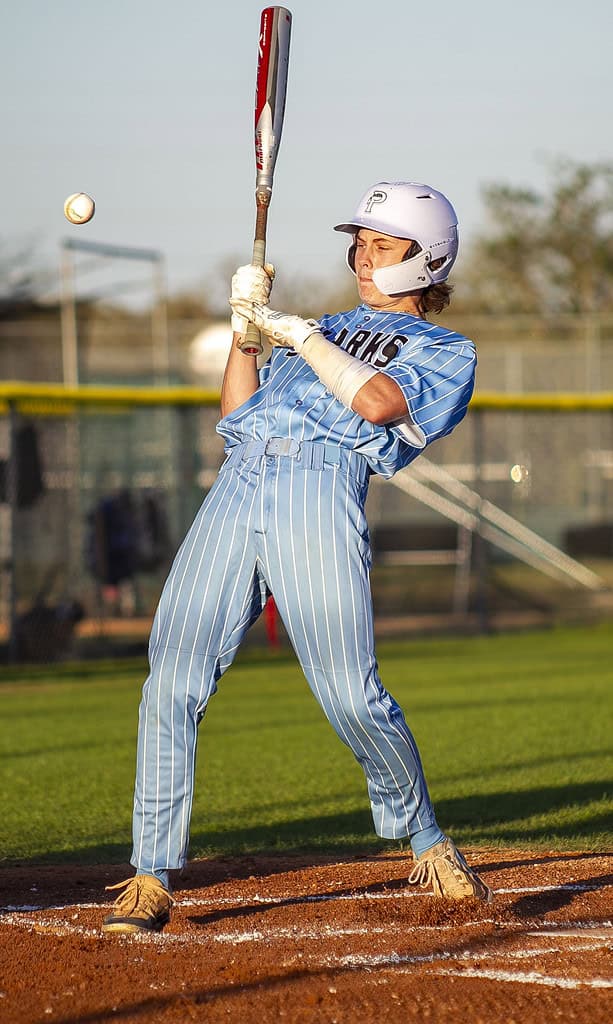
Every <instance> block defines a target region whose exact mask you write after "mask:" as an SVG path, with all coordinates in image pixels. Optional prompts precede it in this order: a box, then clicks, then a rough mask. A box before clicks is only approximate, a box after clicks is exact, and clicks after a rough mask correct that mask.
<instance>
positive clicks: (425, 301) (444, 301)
mask: <svg viewBox="0 0 613 1024" xmlns="http://www.w3.org/2000/svg"><path fill="white" fill-rule="evenodd" d="M452 292H453V285H452V284H448V283H447V281H441V283H440V284H431V285H430V287H429V288H424V290H423V292H422V293H421V295H420V296H419V306H420V308H421V309H422V310H423V312H424V313H442V311H443V310H444V309H445V307H446V306H448V305H449V303H450V302H451V295H452Z"/></svg>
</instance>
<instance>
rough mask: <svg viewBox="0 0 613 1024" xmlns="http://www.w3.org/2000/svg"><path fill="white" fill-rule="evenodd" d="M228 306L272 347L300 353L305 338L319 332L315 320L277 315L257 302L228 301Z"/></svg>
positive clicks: (292, 315)
mask: <svg viewBox="0 0 613 1024" xmlns="http://www.w3.org/2000/svg"><path fill="white" fill-rule="evenodd" d="M230 305H231V306H232V309H233V310H234V313H235V314H236V315H238V316H243V317H246V318H247V320H250V321H251V323H252V324H255V326H256V327H257V328H258V329H259V330H260V331H262V333H263V334H266V335H267V336H268V337H269V338H270V340H271V341H272V343H273V345H278V346H279V347H281V348H293V349H294V350H295V351H296V352H300V350H301V348H302V346H303V345H304V343H305V341H306V340H307V338H310V337H311V335H312V334H315V333H317V332H319V330H320V327H319V324H318V323H317V320H303V319H302V317H300V316H295V315H294V314H293V313H278V312H277V311H276V310H274V309H270V307H269V306H263V305H260V304H259V303H257V302H244V301H243V300H240V299H239V300H234V299H230Z"/></svg>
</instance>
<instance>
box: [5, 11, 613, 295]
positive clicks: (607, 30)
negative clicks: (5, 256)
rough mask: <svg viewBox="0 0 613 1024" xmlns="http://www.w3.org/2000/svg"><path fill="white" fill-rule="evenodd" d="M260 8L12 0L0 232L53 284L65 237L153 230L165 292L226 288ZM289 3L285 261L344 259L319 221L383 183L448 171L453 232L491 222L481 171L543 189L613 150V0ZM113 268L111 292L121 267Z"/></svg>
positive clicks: (279, 173)
mask: <svg viewBox="0 0 613 1024" xmlns="http://www.w3.org/2000/svg"><path fill="white" fill-rule="evenodd" d="M263 6H264V5H263V4H262V3H261V2H257V3H256V2H252V0H232V2H226V3H207V2H206V0H198V2H196V0H167V2H161V0H79V2H78V3H77V2H72V0H53V2H49V0H4V2H3V4H2V9H1V12H0V92H1V95H2V97H3V99H2V105H1V109H0V128H1V136H0V137H1V139H2V151H3V152H2V169H1V174H2V179H3V188H2V193H1V194H2V215H1V218H0V245H1V246H2V250H3V251H4V252H10V251H12V250H14V249H15V248H16V247H18V246H20V245H22V244H23V243H24V242H28V243H32V244H33V245H34V247H35V252H36V261H37V263H38V264H39V265H40V264H42V265H44V266H45V267H46V268H47V269H48V270H49V282H50V285H49V287H51V288H52V287H54V282H55V276H54V275H55V274H56V273H57V267H58V265H59V253H60V248H61V244H62V241H63V240H64V239H66V238H71V239H78V240H82V241H83V240H87V241H97V242H105V243H109V244H115V245H120V246H136V247H140V248H152V249H155V250H160V251H161V252H162V253H163V254H164V257H165V260H166V267H167V276H168V286H169V290H170V292H171V293H177V292H179V291H185V290H191V291H197V292H200V293H201V294H204V295H205V296H208V297H210V298H212V299H213V301H215V300H217V301H219V296H220V295H221V296H222V298H224V297H225V296H224V290H226V289H227V288H229V284H227V283H226V280H225V278H224V273H225V270H226V269H227V268H228V267H230V268H231V266H232V265H233V263H239V262H243V263H245V262H249V260H250V257H251V247H252V241H253V230H254V223H255V203H254V189H255V166H254V153H253V150H254V147H253V108H254V91H255V71H256V64H257V40H258V32H259V23H260V12H261V10H262V7H263ZM288 6H289V9H290V10H291V12H292V15H293V24H292V40H291V49H290V68H289V84H288V93H287V105H286V116H285V124H284V129H283V137H282V140H281V146H280V151H279V156H278V160H277V166H276V173H275V182H274V190H273V198H272V205H271V208H270V214H269V226H268V255H269V258H270V259H272V261H273V262H274V263H275V265H276V267H277V273H278V274H279V275H284V276H285V278H286V280H290V279H291V278H294V277H296V276H300V275H305V276H307V277H309V278H312V277H317V278H320V279H325V280H328V279H330V280H332V279H333V278H338V277H339V275H340V274H342V272H343V270H342V268H343V260H344V252H345V242H346V239H345V238H344V236H342V235H339V234H338V233H336V232H334V231H333V230H332V226H333V225H334V224H335V223H338V222H339V221H343V220H346V219H349V218H350V217H351V215H352V213H353V211H354V208H355V206H356V205H357V202H358V199H359V197H360V196H361V195H362V193H363V192H364V191H366V189H367V188H368V187H369V186H370V185H371V184H374V183H375V182H377V181H380V180H384V179H385V180H396V179H406V180H413V181H419V182H424V183H427V184H429V185H431V186H433V187H435V188H438V189H440V190H441V191H443V192H444V193H445V194H446V195H447V196H448V197H449V198H450V199H451V201H452V203H453V205H454V206H455V208H456V211H457V213H458V216H459V221H460V232H461V239H462V241H463V242H464V243H466V242H470V239H471V237H474V235H475V233H477V232H479V231H481V230H483V227H484V213H485V211H484V206H483V203H482V198H481V197H482V189H483V187H484V186H485V185H486V184H488V183H491V182H506V183H508V184H511V185H514V186H521V187H530V188H535V189H537V190H538V191H543V190H544V189H546V187H547V183H548V182H549V181H551V161H553V160H555V159H558V158H560V157H562V158H569V159H572V160H577V161H585V162H590V163H591V162H595V161H598V160H611V159H613V135H612V133H611V122H612V118H611V106H612V101H613V60H612V59H611V53H610V45H611V38H612V29H613V14H612V11H611V5H610V0H584V2H583V3H582V4H580V5H578V4H576V3H575V2H570V0H531V2H528V0H515V2H514V3H512V4H510V3H509V4H495V3H491V2H490V3H488V2H486V0H463V2H461V3H460V2H458V0H455V2H453V0H438V2H437V3H433V4H429V5H428V4H423V3H411V2H406V0H405V2H396V0H386V2H385V3H382V4H377V3H373V2H370V3H367V2H365V0H292V2H290V3H289V4H288ZM79 191H86V192H88V193H90V194H91V195H92V196H93V197H94V199H95V201H96V214H95V217H94V219H93V220H92V221H91V222H90V223H89V224H87V225H81V226H78V227H76V226H71V225H70V224H69V223H68V222H67V221H66V220H65V218H64V216H63V202H64V199H65V198H66V196H68V195H69V194H70V193H72V192H79ZM460 258H461V256H460ZM222 268H223V270H222ZM107 273H110V274H111V275H112V283H113V284H114V283H115V282H116V283H117V287H118V290H119V288H120V286H121V281H122V280H123V277H124V275H126V274H127V273H128V270H127V266H126V264H125V263H123V264H118V263H116V264H114V265H113V267H112V269H111V270H108V269H107ZM346 273H349V271H346ZM86 274H87V271H83V283H82V287H86V286H87V282H86V280H85V277H86ZM135 301H137V300H136V299H135Z"/></svg>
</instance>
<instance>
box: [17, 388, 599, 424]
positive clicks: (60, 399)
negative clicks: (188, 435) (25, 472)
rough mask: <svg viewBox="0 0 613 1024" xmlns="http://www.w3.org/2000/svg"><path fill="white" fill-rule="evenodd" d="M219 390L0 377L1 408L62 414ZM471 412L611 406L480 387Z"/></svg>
mask: <svg viewBox="0 0 613 1024" xmlns="http://www.w3.org/2000/svg"><path fill="white" fill-rule="evenodd" d="M219 399H220V394H219V391H212V390H205V389H203V388H194V387H180V386H176V387H161V386H160V387H154V386H149V387H105V386H96V385H83V386H81V387H65V386H64V385H63V384H40V383H32V382H31V381H10V380H9V381H0V412H2V413H6V412H8V410H9V408H10V407H11V406H12V407H13V408H15V409H17V410H18V411H20V412H21V411H27V412H28V413H30V414H31V415H36V414H37V413H38V414H39V415H46V414H49V413H55V414H56V415H57V414H58V413H59V414H61V413H66V412H70V411H72V410H74V409H75V408H77V407H80V406H84V407H85V406H98V407H101V406H103V407H104V406H107V407H110V408H111V407H115V408H117V406H124V407H126V406H177V405H183V406H190V405H191V406H216V405H219ZM470 408H471V410H473V411H481V410H483V411H487V412H493V411H496V410H499V411H501V412H504V411H525V412H539V411H543V412H551V411H556V412H589V411H593V412H598V411H600V412H603V411H607V410H610V411H613V392H612V391H591V392H579V391H577V392H574V391H568V392H526V393H523V394H513V393H510V392H502V391H480V392H477V393H476V394H475V395H474V396H473V399H472V402H471V404H470Z"/></svg>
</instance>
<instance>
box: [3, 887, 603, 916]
mask: <svg viewBox="0 0 613 1024" xmlns="http://www.w3.org/2000/svg"><path fill="white" fill-rule="evenodd" d="M607 888H610V886H609V885H595V884H594V883H588V882H568V883H564V884H561V885H540V886H536V885H534V886H523V887H517V888H513V889H494V895H499V896H513V895H515V896H522V895H525V894H527V893H539V892H541V893H546V892H598V891H599V890H604V889H607ZM433 898H434V896H433V893H431V892H422V891H419V890H415V891H411V890H406V889H402V890H399V891H397V892H373V893H369V892H356V893H347V892H342V893H315V894H308V893H305V894H303V895H298V896H296V895H295V893H287V895H285V896H260V895H258V894H257V893H255V894H254V895H253V896H217V897H210V898H206V897H203V898H200V899H199V898H195V897H194V898H192V897H189V896H188V897H184V898H183V899H178V900H176V904H175V905H176V906H177V907H249V906H257V905H258V904H262V905H264V906H268V905H270V906H293V905H295V904H300V903H328V902H332V901H334V900H339V901H349V902H351V903H353V902H355V901H357V900H404V899H433ZM109 906H110V904H109V903H54V904H51V905H50V906H48V907H44V906H39V905H37V904H28V903H24V904H21V905H13V904H7V905H6V906H4V907H0V923H1V922H2V920H3V919H4V917H5V915H6V914H23V913H30V914H31V913H35V912H38V911H44V910H69V909H71V908H72V907H79V908H80V909H81V910H105V909H107V908H108V907H109ZM8 923H10V922H8Z"/></svg>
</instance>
